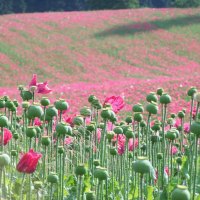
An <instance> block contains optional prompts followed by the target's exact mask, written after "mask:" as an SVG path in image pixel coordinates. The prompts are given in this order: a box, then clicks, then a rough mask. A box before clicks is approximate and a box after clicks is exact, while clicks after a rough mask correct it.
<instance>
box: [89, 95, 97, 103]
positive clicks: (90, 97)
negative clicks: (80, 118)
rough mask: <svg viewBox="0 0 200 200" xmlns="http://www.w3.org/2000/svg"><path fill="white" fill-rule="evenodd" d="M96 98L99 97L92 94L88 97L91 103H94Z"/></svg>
mask: <svg viewBox="0 0 200 200" xmlns="http://www.w3.org/2000/svg"><path fill="white" fill-rule="evenodd" d="M95 99H97V98H96V97H95V96H94V95H90V96H89V97H88V102H89V103H92V102H93V101H94V100H95Z"/></svg>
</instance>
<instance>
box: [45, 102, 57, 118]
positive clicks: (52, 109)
mask: <svg viewBox="0 0 200 200" xmlns="http://www.w3.org/2000/svg"><path fill="white" fill-rule="evenodd" d="M46 116H49V117H50V118H53V117H57V116H58V110H57V109H56V108H55V107H54V106H53V105H51V106H49V107H48V108H47V109H46Z"/></svg>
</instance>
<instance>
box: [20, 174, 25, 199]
mask: <svg viewBox="0 0 200 200" xmlns="http://www.w3.org/2000/svg"><path fill="white" fill-rule="evenodd" d="M25 175H26V174H25V173H24V174H23V176H22V188H21V194H20V200H23V192H24V180H25Z"/></svg>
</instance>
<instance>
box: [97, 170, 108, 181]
mask: <svg viewBox="0 0 200 200" xmlns="http://www.w3.org/2000/svg"><path fill="white" fill-rule="evenodd" d="M94 177H95V178H97V179H98V180H99V181H103V180H107V178H108V171H107V169H106V168H103V167H97V168H96V169H95V171H94Z"/></svg>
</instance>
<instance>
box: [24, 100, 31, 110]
mask: <svg viewBox="0 0 200 200" xmlns="http://www.w3.org/2000/svg"><path fill="white" fill-rule="evenodd" d="M29 105H30V103H29V102H28V101H23V102H22V108H24V109H27V108H28V107H29Z"/></svg>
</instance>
